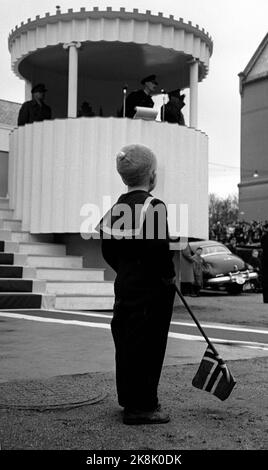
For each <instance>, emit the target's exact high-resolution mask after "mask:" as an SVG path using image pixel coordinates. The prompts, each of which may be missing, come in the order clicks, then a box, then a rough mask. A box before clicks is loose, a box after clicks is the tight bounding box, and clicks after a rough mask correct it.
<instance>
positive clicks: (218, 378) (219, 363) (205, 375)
mask: <svg viewBox="0 0 268 470" xmlns="http://www.w3.org/2000/svg"><path fill="white" fill-rule="evenodd" d="M235 384H236V381H235V379H234V377H233V376H232V374H231V372H230V371H229V369H228V367H227V365H226V364H225V362H224V361H223V359H221V357H220V356H219V355H216V354H215V352H214V351H213V350H212V348H211V347H210V346H208V347H207V349H206V351H205V354H204V356H203V358H202V360H201V363H200V366H199V368H198V371H197V373H196V375H195V376H194V378H193V381H192V385H193V386H194V387H196V388H199V389H201V390H204V391H206V392H209V393H212V394H213V395H215V396H216V397H217V398H219V399H220V400H222V401H223V400H226V398H228V397H229V395H230V393H231V391H232V390H233V388H234V386H235Z"/></svg>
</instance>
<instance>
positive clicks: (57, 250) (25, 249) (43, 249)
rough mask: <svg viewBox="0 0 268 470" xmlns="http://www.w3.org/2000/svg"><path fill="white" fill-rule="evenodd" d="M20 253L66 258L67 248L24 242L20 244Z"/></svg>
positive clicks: (57, 245)
mask: <svg viewBox="0 0 268 470" xmlns="http://www.w3.org/2000/svg"><path fill="white" fill-rule="evenodd" d="M19 253H24V254H29V255H55V256H64V255H66V246H65V245H59V244H56V243H34V242H22V243H19Z"/></svg>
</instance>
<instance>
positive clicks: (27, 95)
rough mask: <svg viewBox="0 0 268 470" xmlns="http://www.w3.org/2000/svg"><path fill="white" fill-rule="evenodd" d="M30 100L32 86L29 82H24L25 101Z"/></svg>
mask: <svg viewBox="0 0 268 470" xmlns="http://www.w3.org/2000/svg"><path fill="white" fill-rule="evenodd" d="M31 99H32V84H31V82H30V81H29V80H25V101H30V100H31Z"/></svg>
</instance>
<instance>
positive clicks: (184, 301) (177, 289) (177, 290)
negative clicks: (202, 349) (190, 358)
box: [175, 284, 219, 357]
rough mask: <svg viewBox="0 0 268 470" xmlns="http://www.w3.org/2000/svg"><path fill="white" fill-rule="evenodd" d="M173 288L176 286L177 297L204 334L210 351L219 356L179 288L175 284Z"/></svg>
mask: <svg viewBox="0 0 268 470" xmlns="http://www.w3.org/2000/svg"><path fill="white" fill-rule="evenodd" d="M175 288H176V292H177V294H178V296H179V298H180V299H181V301H182V303H183V304H184V306H185V307H186V309H187V310H188V312H189V313H190V315H191V317H192V319H193V320H194V322H195V324H196V326H197V328H198V329H199V331H200V332H201V333H202V335H203V336H204V338H205V340H206V342H207V343H208V345H209V346H210V347H211V349H212V351H213V352H214V354H215V355H216V356H218V357H219V353H218V351H217V349H216V348H215V346H214V345H213V344H212V342H211V341H210V339H209V338H208V337H207V335H206V333H205V332H204V330H203V328H202V326H201V325H200V323H199V321H198V320H197V318H196V317H195V316H194V314H193V312H192V310H191V309H190V307H189V305H188V304H187V302H186V300H185V298H184V297H183V295H182V293H181V291H180V290H179V288H178V287H177V285H176V284H175Z"/></svg>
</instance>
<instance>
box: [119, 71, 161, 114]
mask: <svg viewBox="0 0 268 470" xmlns="http://www.w3.org/2000/svg"><path fill="white" fill-rule="evenodd" d="M141 84H142V85H143V88H142V89H140V90H136V91H133V92H132V93H130V94H129V95H128V97H127V99H126V117H129V118H133V116H134V115H135V113H136V110H135V108H136V106H142V107H144V108H153V107H154V102H153V100H152V98H151V96H152V95H154V94H155V90H156V88H157V85H158V83H157V81H156V76H155V75H149V76H148V77H145V78H143V79H142V80H141Z"/></svg>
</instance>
